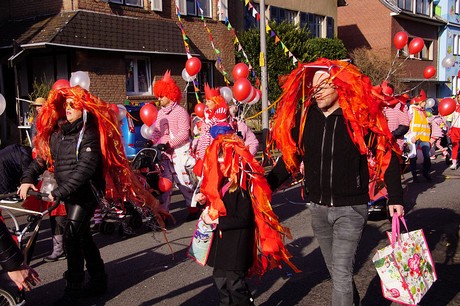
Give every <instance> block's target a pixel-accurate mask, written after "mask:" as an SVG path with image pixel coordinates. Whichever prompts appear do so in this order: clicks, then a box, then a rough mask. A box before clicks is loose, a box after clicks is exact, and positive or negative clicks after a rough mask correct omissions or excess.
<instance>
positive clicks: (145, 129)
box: [141, 124, 153, 139]
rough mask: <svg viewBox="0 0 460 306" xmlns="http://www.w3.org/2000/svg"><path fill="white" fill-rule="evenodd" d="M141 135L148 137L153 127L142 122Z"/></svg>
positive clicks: (150, 135)
mask: <svg viewBox="0 0 460 306" xmlns="http://www.w3.org/2000/svg"><path fill="white" fill-rule="evenodd" d="M141 135H142V137H144V138H145V139H150V138H151V137H152V135H153V128H152V127H151V126H148V125H147V124H143V125H142V126H141Z"/></svg>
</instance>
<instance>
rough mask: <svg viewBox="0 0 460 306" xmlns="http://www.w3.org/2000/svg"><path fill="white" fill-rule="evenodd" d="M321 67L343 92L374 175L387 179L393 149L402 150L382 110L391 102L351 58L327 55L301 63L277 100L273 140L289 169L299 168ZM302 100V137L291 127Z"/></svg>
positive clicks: (351, 127) (349, 119)
mask: <svg viewBox="0 0 460 306" xmlns="http://www.w3.org/2000/svg"><path fill="white" fill-rule="evenodd" d="M318 70H326V71H328V73H329V74H330V76H331V77H330V79H329V80H328V81H329V82H332V83H333V84H334V85H335V87H336V89H337V92H338V94H339V105H340V107H341V108H342V110H343V115H344V117H345V120H346V123H347V127H348V132H349V134H350V137H351V139H352V141H353V142H354V144H355V145H356V146H357V148H358V149H359V151H360V152H361V154H366V155H368V156H370V158H371V159H372V161H371V162H369V163H368V164H369V173H370V177H371V178H372V179H376V180H379V181H383V176H384V173H385V171H386V169H387V167H388V164H389V162H390V159H391V152H392V150H393V151H396V152H400V150H399V147H398V146H397V145H396V143H395V141H394V140H393V137H392V135H391V132H390V130H389V129H388V124H387V120H386V118H385V116H384V114H383V112H382V109H383V107H384V106H386V105H387V103H386V101H385V100H384V99H382V98H380V97H379V95H376V94H375V90H374V92H373V90H372V89H373V88H372V84H371V82H370V80H369V78H368V77H367V76H365V75H363V74H362V73H361V72H360V71H359V70H358V68H357V67H356V66H354V65H353V64H351V63H349V62H347V61H340V60H329V59H325V58H321V59H318V60H317V61H315V62H312V63H308V64H305V63H299V65H298V67H297V68H296V69H294V70H293V71H292V72H291V73H290V74H289V76H288V77H287V78H286V80H285V82H284V85H283V93H282V94H281V96H280V98H279V99H278V101H277V102H279V105H278V108H277V110H276V114H275V116H274V118H273V122H272V126H271V138H272V139H271V141H274V142H275V143H276V145H277V147H278V148H279V150H280V151H281V153H282V156H283V160H284V162H285V164H286V167H287V169H288V170H289V171H290V172H291V173H295V172H296V171H297V170H298V166H299V160H298V159H297V157H296V156H297V154H298V153H301V152H298V149H297V148H302V146H301V140H302V135H303V129H304V127H305V120H306V116H307V112H308V109H309V107H310V105H311V104H312V103H313V102H312V96H313V95H314V93H315V92H316V91H317V90H318V88H315V87H312V80H313V76H314V74H315V72H316V71H318ZM320 85H321V84H320ZM299 102H300V110H299V111H301V112H302V116H301V123H300V133H299V139H292V136H291V129H292V128H293V127H294V125H295V118H296V112H297V111H298V106H299ZM369 132H373V133H374V138H373V139H369V142H366V140H365V137H366V135H368V134H369ZM297 143H298V144H299V145H297ZM371 143H372V144H373V145H372V146H373V147H374V148H376V150H375V154H371V152H370V150H369V148H370V144H371ZM267 147H269V146H267ZM307 175H308V174H307Z"/></svg>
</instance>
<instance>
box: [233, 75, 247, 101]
mask: <svg viewBox="0 0 460 306" xmlns="http://www.w3.org/2000/svg"><path fill="white" fill-rule="evenodd" d="M251 90H252V85H251V82H249V80H248V79H239V80H237V81H236V82H235V84H233V89H232V92H233V97H234V98H235V99H236V100H238V101H244V100H246V99H247V98H248V96H249V95H250V94H251Z"/></svg>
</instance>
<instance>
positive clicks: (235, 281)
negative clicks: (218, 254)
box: [212, 268, 254, 306]
mask: <svg viewBox="0 0 460 306" xmlns="http://www.w3.org/2000/svg"><path fill="white" fill-rule="evenodd" d="M246 274H247V273H246V272H245V271H226V270H221V269H218V268H214V271H213V272H212V276H213V278H214V285H215V286H216V288H217V290H218V293H219V305H241V306H243V305H244V306H246V305H254V299H253V298H252V294H251V291H249V289H248V286H247V284H246V282H245V281H244V279H245V278H246Z"/></svg>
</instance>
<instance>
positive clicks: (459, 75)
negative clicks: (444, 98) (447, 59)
mask: <svg viewBox="0 0 460 306" xmlns="http://www.w3.org/2000/svg"><path fill="white" fill-rule="evenodd" d="M457 76H458V77H459V78H460V70H459V71H458V72H457Z"/></svg>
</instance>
